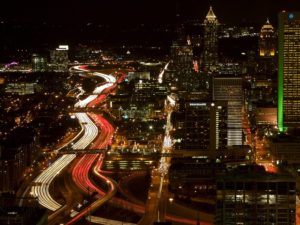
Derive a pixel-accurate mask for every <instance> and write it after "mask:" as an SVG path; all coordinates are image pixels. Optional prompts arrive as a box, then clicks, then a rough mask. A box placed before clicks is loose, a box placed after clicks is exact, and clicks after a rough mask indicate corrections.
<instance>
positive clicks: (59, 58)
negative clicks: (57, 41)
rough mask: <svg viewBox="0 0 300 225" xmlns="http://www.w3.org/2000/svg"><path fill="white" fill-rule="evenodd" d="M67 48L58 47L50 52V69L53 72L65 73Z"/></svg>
mask: <svg viewBox="0 0 300 225" xmlns="http://www.w3.org/2000/svg"><path fill="white" fill-rule="evenodd" d="M68 51H69V46H68V45H60V46H59V47H58V48H56V49H55V50H51V51H50V62H51V67H52V68H53V70H55V71H61V72H64V71H67V70H68V63H69V56H68Z"/></svg>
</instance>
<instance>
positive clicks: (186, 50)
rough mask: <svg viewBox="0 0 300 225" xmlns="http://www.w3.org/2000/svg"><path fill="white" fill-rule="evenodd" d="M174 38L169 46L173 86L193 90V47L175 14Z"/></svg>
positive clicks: (182, 89) (181, 89)
mask: <svg viewBox="0 0 300 225" xmlns="http://www.w3.org/2000/svg"><path fill="white" fill-rule="evenodd" d="M176 36H177V37H176V40H174V41H173V44H172V46H171V59H172V63H171V66H170V67H171V69H173V70H174V71H175V74H174V75H175V76H174V80H173V81H172V82H173V83H175V86H176V87H177V89H178V90H180V91H185V92H187V91H192V90H195V88H196V87H195V84H196V82H195V74H194V73H193V48H192V46H191V45H190V44H189V42H188V38H187V36H186V35H185V31H184V26H183V25H182V23H180V22H179V15H177V25H176Z"/></svg>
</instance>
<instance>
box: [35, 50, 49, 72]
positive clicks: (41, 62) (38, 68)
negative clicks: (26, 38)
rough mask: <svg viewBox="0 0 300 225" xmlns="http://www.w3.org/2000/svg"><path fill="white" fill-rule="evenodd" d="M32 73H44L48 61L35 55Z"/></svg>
mask: <svg viewBox="0 0 300 225" xmlns="http://www.w3.org/2000/svg"><path fill="white" fill-rule="evenodd" d="M31 63H32V71H33V72H44V71H46V69H47V60H46V58H45V57H42V56H40V55H37V54H33V55H32V57H31Z"/></svg>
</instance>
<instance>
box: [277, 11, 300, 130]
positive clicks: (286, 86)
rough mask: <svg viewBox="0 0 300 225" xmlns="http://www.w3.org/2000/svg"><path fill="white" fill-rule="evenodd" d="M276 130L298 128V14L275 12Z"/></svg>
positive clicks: (299, 96)
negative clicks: (276, 33)
mask: <svg viewBox="0 0 300 225" xmlns="http://www.w3.org/2000/svg"><path fill="white" fill-rule="evenodd" d="M278 33H279V35H278V39H279V49H278V59H279V62H278V63H279V65H278V66H279V68H278V118H277V123H278V128H279V130H280V131H281V132H283V131H284V130H285V128H295V127H299V126H300V12H285V11H284V12H281V13H279V31H278Z"/></svg>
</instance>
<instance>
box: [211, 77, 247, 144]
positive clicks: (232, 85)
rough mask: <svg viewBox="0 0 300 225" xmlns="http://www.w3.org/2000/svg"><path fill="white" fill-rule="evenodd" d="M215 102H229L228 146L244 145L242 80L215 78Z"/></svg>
mask: <svg viewBox="0 0 300 225" xmlns="http://www.w3.org/2000/svg"><path fill="white" fill-rule="evenodd" d="M213 100H214V101H227V102H228V118H227V129H228V132H227V145H228V146H233V145H242V144H243V135H242V106H243V88H242V78H239V77H214V78H213Z"/></svg>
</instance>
